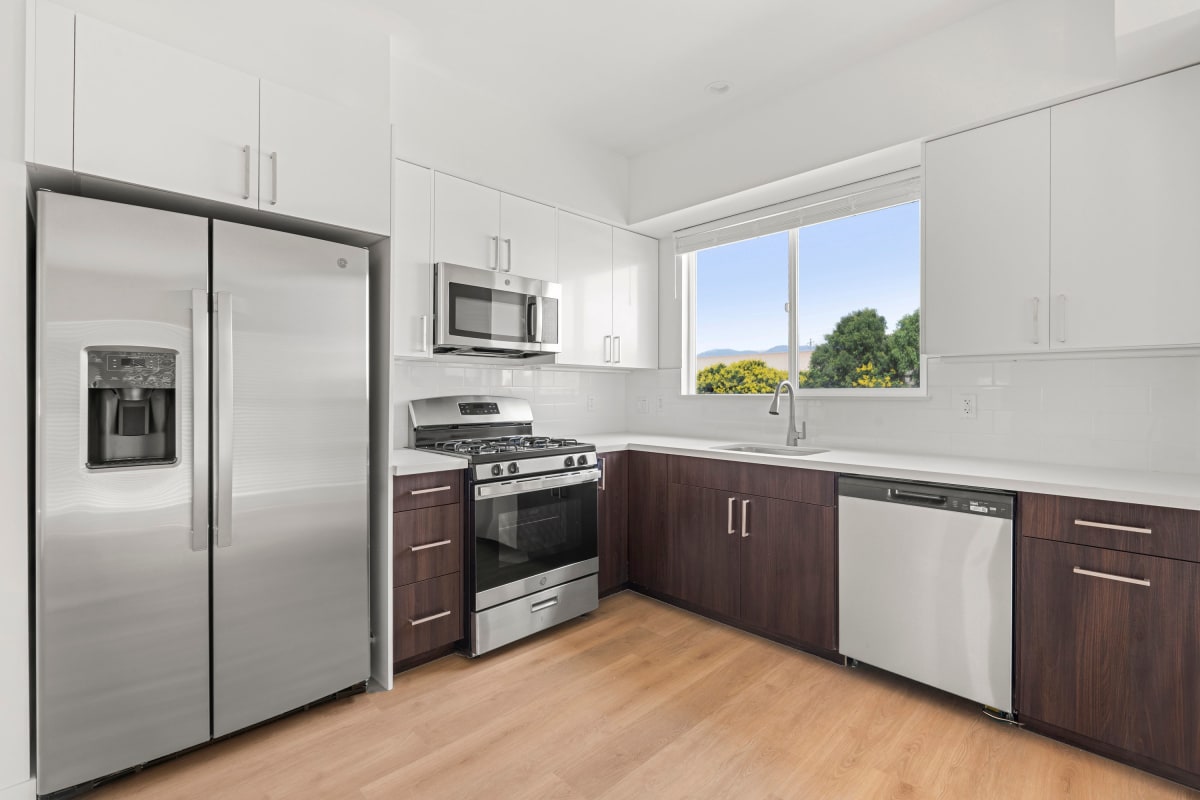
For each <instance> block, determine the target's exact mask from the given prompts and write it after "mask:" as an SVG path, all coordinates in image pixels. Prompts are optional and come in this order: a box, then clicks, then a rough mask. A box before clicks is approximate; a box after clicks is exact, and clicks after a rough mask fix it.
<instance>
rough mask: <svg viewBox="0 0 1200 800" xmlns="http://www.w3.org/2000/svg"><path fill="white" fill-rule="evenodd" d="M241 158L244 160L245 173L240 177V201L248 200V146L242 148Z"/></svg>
mask: <svg viewBox="0 0 1200 800" xmlns="http://www.w3.org/2000/svg"><path fill="white" fill-rule="evenodd" d="M242 156H243V157H244V158H245V162H246V164H245V166H246V172H245V174H244V175H243V176H242V199H243V200H249V199H250V145H246V146H244V147H243V148H242Z"/></svg>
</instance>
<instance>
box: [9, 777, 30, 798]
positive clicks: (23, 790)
mask: <svg viewBox="0 0 1200 800" xmlns="http://www.w3.org/2000/svg"><path fill="white" fill-rule="evenodd" d="M36 797H37V782H36V781H34V779H33V778H30V779H29V780H27V781H22V782H21V783H15V784H13V785H12V786H9V787H8V788H7V789H0V800H34V799H35V798H36Z"/></svg>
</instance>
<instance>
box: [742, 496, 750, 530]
mask: <svg viewBox="0 0 1200 800" xmlns="http://www.w3.org/2000/svg"><path fill="white" fill-rule="evenodd" d="M749 535H750V501H749V500H743V501H742V538H743V539H745V538H746V537H747V536H749Z"/></svg>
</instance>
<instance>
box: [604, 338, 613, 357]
mask: <svg viewBox="0 0 1200 800" xmlns="http://www.w3.org/2000/svg"><path fill="white" fill-rule="evenodd" d="M604 363H605V364H611V363H612V337H611V336H605V337H604Z"/></svg>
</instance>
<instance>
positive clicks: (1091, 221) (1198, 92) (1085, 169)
mask: <svg viewBox="0 0 1200 800" xmlns="http://www.w3.org/2000/svg"><path fill="white" fill-rule="evenodd" d="M1051 128H1052V130H1053V137H1052V144H1051V155H1050V182H1051V186H1052V193H1051V211H1050V219H1051V239H1050V241H1051V256H1050V261H1051V270H1050V293H1051V296H1052V302H1053V303H1054V306H1053V309H1052V316H1051V319H1052V321H1053V326H1054V330H1053V331H1052V334H1051V335H1052V337H1053V338H1052V339H1051V346H1052V347H1054V348H1062V349H1068V348H1069V349H1075V348H1109V347H1155V346H1166V345H1181V344H1197V343H1200V315H1197V314H1196V298H1197V297H1200V225H1197V224H1196V220H1197V219H1200V147H1197V146H1196V143H1197V142H1200V67H1191V68H1189V69H1183V70H1179V71H1177V72H1171V73H1168V74H1166V75H1160V76H1158V77H1155V78H1149V79H1147V80H1144V81H1139V82H1137V83H1132V84H1129V85H1128V86H1121V87H1119V88H1116V89H1111V90H1109V91H1107V92H1100V93H1099V94H1094V95H1091V96H1089V97H1083V98H1080V99H1079V100H1073V101H1071V102H1069V103H1063V104H1062V105H1058V106H1055V107H1054V108H1053V109H1051Z"/></svg>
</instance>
